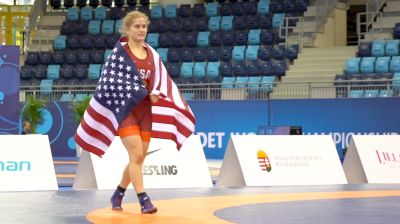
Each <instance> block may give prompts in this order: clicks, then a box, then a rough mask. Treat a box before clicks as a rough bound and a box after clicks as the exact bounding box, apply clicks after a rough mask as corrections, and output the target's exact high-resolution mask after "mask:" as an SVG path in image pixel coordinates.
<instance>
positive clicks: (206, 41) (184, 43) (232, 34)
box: [146, 30, 285, 48]
mask: <svg viewBox="0 0 400 224" xmlns="http://www.w3.org/2000/svg"><path fill="white" fill-rule="evenodd" d="M146 42H147V43H149V44H150V45H151V46H152V47H154V48H157V47H163V48H169V47H176V48H181V47H196V46H199V47H206V46H213V47H219V46H234V45H260V44H262V45H273V44H279V43H283V42H285V39H283V38H281V37H280V35H279V30H250V31H248V32H247V31H211V32H209V31H204V32H198V33H197V32H190V33H177V34H174V33H161V34H157V33H149V34H147V38H146Z"/></svg>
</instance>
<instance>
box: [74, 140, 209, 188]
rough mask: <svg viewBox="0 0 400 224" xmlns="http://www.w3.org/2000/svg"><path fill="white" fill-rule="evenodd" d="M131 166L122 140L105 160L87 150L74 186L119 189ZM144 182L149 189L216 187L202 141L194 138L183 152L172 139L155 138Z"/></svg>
mask: <svg viewBox="0 0 400 224" xmlns="http://www.w3.org/2000/svg"><path fill="white" fill-rule="evenodd" d="M127 164H128V153H127V151H126V149H125V147H124V146H123V144H122V142H121V139H120V138H119V137H116V138H115V139H114V141H113V143H112V144H111V146H110V148H109V149H108V150H107V152H106V154H105V155H104V156H103V157H102V158H99V157H97V156H96V155H94V154H91V153H88V152H87V151H84V150H83V151H82V154H81V158H80V163H79V166H78V172H77V176H76V178H75V181H74V186H73V187H74V189H90V188H96V189H115V188H116V187H117V186H118V184H119V182H120V180H121V176H122V171H123V170H124V168H125V167H126V165H127ZM143 181H144V187H145V188H192V187H212V181H211V176H210V172H209V170H208V165H207V161H206V158H205V156H204V151H203V148H202V146H201V142H200V138H199V137H198V136H196V135H192V136H191V137H190V138H189V139H188V140H187V141H186V143H185V144H184V145H183V147H182V148H181V150H180V151H178V150H176V147H175V144H174V143H173V142H172V141H170V140H163V139H151V141H150V146H149V150H148V153H147V156H146V158H145V161H144V164H143ZM130 187H132V185H130Z"/></svg>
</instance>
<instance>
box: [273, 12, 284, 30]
mask: <svg viewBox="0 0 400 224" xmlns="http://www.w3.org/2000/svg"><path fill="white" fill-rule="evenodd" d="M284 18H285V13H275V14H274V16H273V17H272V27H273V28H280V27H282V26H283V25H284V22H285V20H284Z"/></svg>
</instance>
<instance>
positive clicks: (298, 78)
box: [281, 75, 335, 83]
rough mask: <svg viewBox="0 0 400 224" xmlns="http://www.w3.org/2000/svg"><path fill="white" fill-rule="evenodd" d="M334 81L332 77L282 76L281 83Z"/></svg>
mask: <svg viewBox="0 0 400 224" xmlns="http://www.w3.org/2000/svg"><path fill="white" fill-rule="evenodd" d="M334 79H335V76H334V75H320V76H288V75H286V76H283V77H282V79H281V82H284V83H290V82H327V83H328V82H332V81H333V80H334Z"/></svg>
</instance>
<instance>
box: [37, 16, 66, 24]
mask: <svg viewBox="0 0 400 224" xmlns="http://www.w3.org/2000/svg"><path fill="white" fill-rule="evenodd" d="M65 20H66V16H59V15H57V16H51V15H50V16H47V15H45V16H43V17H42V18H40V21H39V24H38V25H40V26H60V27H61V25H62V23H63V22H64V21H65Z"/></svg>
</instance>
